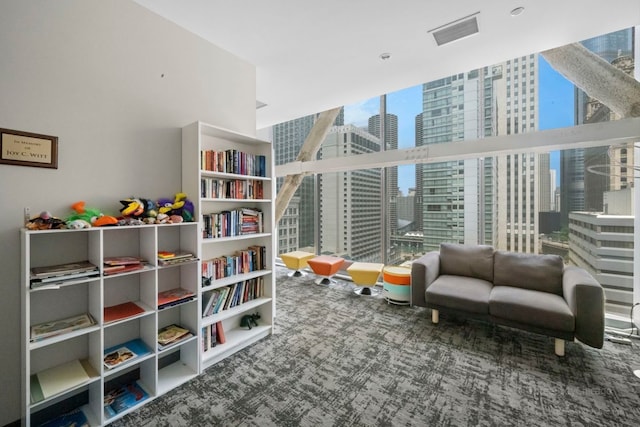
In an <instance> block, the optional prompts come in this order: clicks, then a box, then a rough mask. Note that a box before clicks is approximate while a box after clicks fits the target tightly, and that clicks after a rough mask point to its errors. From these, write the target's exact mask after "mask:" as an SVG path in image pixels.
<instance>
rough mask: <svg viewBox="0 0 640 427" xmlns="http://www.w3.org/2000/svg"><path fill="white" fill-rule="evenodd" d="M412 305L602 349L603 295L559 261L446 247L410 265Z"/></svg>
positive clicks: (558, 343)
mask: <svg viewBox="0 0 640 427" xmlns="http://www.w3.org/2000/svg"><path fill="white" fill-rule="evenodd" d="M411 304H412V305H417V306H421V307H428V308H431V310H432V313H431V317H432V321H433V323H438V321H439V312H440V311H442V312H443V313H447V312H448V313H452V314H458V315H463V316H466V317H470V318H474V319H479V320H485V321H490V322H493V323H496V324H499V325H505V326H509V327H513V328H518V329H523V330H525V331H530V332H535V333H539V334H544V335H548V336H551V337H554V338H555V353H556V354H557V355H558V356H564V342H565V340H569V341H573V340H574V338H577V339H578V340H580V341H581V342H583V343H584V344H587V345H589V346H591V347H595V348H602V344H603V339H604V290H603V289H602V286H601V285H600V284H599V283H598V282H597V281H596V280H595V279H594V278H593V277H592V276H591V275H590V274H589V273H588V272H587V271H586V270H584V269H582V268H579V267H575V266H565V265H564V264H563V261H562V258H560V257H559V256H557V255H533V254H522V253H515V252H507V251H500V250H494V248H493V247H491V246H486V245H458V244H450V243H443V244H441V245H440V251H434V252H429V253H427V254H425V255H424V256H422V257H421V258H419V259H417V260H415V261H414V262H413V264H412V266H411Z"/></svg>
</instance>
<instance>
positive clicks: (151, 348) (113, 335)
mask: <svg viewBox="0 0 640 427" xmlns="http://www.w3.org/2000/svg"><path fill="white" fill-rule="evenodd" d="M155 331H156V319H155V317H154V316H143V317H140V318H137V319H133V320H131V321H129V322H123V323H119V324H115V325H112V326H109V327H106V328H105V330H104V351H103V360H102V370H103V373H104V376H105V378H109V377H111V376H114V375H119V373H120V372H121V371H123V370H127V369H130V368H131V367H132V366H136V365H139V364H141V363H143V362H145V361H146V360H149V359H153V357H154V355H155V352H156V351H155V348H156V346H155V341H156V333H155Z"/></svg>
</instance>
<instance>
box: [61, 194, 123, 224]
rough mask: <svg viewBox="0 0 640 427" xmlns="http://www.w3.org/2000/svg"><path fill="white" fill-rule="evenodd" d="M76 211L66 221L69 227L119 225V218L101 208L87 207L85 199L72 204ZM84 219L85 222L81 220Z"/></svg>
mask: <svg viewBox="0 0 640 427" xmlns="http://www.w3.org/2000/svg"><path fill="white" fill-rule="evenodd" d="M71 209H73V210H74V211H75V212H76V213H74V214H71V215H69V216H68V217H67V218H66V219H65V222H66V224H67V227H69V228H86V224H85V223H88V224H90V226H91V227H103V226H107V225H117V224H118V220H117V219H116V218H115V217H113V216H109V215H105V214H103V213H102V212H100V210H99V209H95V208H87V207H85V204H84V201H79V202H76V203H74V204H73V205H71ZM81 221H84V222H81Z"/></svg>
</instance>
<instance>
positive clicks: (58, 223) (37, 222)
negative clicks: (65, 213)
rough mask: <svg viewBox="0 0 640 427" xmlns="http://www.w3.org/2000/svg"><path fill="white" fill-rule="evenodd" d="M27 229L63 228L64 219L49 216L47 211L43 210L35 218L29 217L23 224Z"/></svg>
mask: <svg viewBox="0 0 640 427" xmlns="http://www.w3.org/2000/svg"><path fill="white" fill-rule="evenodd" d="M25 227H27V229H29V230H57V229H60V228H65V222H64V220H61V219H60V218H56V217H53V216H51V214H50V213H49V212H47V211H43V212H41V213H40V215H38V216H37V217H35V218H31V219H29V221H27V223H26V224H25Z"/></svg>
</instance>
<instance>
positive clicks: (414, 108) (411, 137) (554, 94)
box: [345, 56, 574, 194]
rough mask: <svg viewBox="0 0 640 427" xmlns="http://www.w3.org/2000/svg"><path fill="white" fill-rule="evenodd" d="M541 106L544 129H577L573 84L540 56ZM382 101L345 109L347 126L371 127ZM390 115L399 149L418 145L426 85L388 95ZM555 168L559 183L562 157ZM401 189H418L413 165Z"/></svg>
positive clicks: (402, 175) (401, 173)
mask: <svg viewBox="0 0 640 427" xmlns="http://www.w3.org/2000/svg"><path fill="white" fill-rule="evenodd" d="M538 58H539V74H538V78H539V97H538V100H539V105H538V113H539V115H540V119H539V123H538V127H539V129H540V130H546V129H556V128H562V127H569V126H573V124H574V107H573V105H574V93H573V85H572V84H571V83H570V82H569V81H568V80H567V79H565V78H564V77H563V76H562V75H561V74H559V73H558V72H556V71H555V70H554V69H553V68H551V66H550V65H549V64H548V63H547V62H546V61H545V60H544V58H543V57H542V56H539V57H538ZM379 107H380V99H379V98H378V97H374V98H370V99H368V100H365V101H362V102H360V103H356V104H351V105H347V106H345V123H352V124H355V125H356V126H367V120H368V119H369V117H371V116H373V115H375V114H378V112H379ZM387 112H388V113H390V114H395V115H397V116H398V147H399V148H409V147H414V146H415V117H416V115H418V114H419V113H420V112H422V85H418V86H413V87H410V88H407V89H403V90H400V91H397V92H393V93H391V94H389V95H387ZM551 169H556V170H557V171H558V173H557V174H556V179H557V182H556V184H557V185H559V180H560V155H559V153H558V152H554V153H552V154H551ZM398 186H399V187H400V189H401V190H402V192H403V193H404V194H407V189H408V188H410V187H413V186H415V168H414V166H412V165H407V166H400V167H399V169H398Z"/></svg>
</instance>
